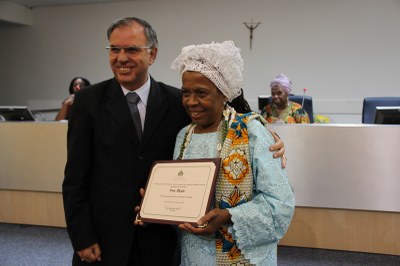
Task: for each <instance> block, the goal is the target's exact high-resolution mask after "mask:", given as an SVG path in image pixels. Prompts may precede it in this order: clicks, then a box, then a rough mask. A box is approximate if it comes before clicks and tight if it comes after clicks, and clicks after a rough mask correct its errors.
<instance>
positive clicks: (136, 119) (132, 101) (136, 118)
mask: <svg viewBox="0 0 400 266" xmlns="http://www.w3.org/2000/svg"><path fill="white" fill-rule="evenodd" d="M126 100H127V101H128V105H129V109H130V110H131V115H132V118H133V123H134V124H135V128H136V132H137V135H138V137H139V141H141V140H142V121H141V120H140V113H139V110H138V108H137V104H138V102H139V101H140V97H139V95H137V94H136V92H130V93H128V94H127V95H126Z"/></svg>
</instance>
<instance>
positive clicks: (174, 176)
mask: <svg viewBox="0 0 400 266" xmlns="http://www.w3.org/2000/svg"><path fill="white" fill-rule="evenodd" d="M220 162H221V159H220V158H213V159H199V160H179V161H156V162H155V163H154V165H153V167H152V169H151V172H150V176H149V178H148V180H147V185H146V193H145V195H144V197H143V199H142V203H141V208H140V213H139V215H138V217H137V219H139V220H141V221H143V222H147V223H164V224H180V223H184V222H188V223H192V224H194V225H197V221H198V220H199V219H200V217H202V216H203V215H204V214H206V212H207V211H208V210H209V208H210V204H211V201H212V197H213V195H214V188H215V182H216V179H217V175H218V171H219V166H220Z"/></svg>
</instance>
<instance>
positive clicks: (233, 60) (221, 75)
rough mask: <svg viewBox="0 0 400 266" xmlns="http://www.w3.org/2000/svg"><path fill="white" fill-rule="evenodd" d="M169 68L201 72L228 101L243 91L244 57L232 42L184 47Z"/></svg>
mask: <svg viewBox="0 0 400 266" xmlns="http://www.w3.org/2000/svg"><path fill="white" fill-rule="evenodd" d="M171 68H172V69H176V70H179V71H180V73H181V75H182V74H183V73H184V72H186V71H195V72H199V73H201V74H203V75H204V76H206V77H207V78H208V79H209V80H211V82H213V83H214V84H215V86H216V87H217V88H218V89H219V90H220V91H221V92H222V94H224V96H225V97H226V98H228V101H229V102H230V101H232V100H233V99H235V98H236V97H238V96H239V95H240V94H241V93H242V90H241V88H242V87H243V75H242V70H243V59H242V57H241V56H240V49H239V48H237V47H235V44H234V43H233V42H232V41H224V42H223V43H214V42H212V43H210V44H200V45H189V46H186V47H183V48H182V52H181V54H180V55H179V56H178V57H177V58H176V59H175V60H174V61H173V62H172V64H171Z"/></svg>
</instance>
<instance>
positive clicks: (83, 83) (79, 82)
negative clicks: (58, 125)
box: [55, 77, 90, 121]
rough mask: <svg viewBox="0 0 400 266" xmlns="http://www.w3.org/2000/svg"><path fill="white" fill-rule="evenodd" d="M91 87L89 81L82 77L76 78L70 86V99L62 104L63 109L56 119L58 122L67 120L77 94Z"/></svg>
mask: <svg viewBox="0 0 400 266" xmlns="http://www.w3.org/2000/svg"><path fill="white" fill-rule="evenodd" d="M88 86H90V82H89V80H87V79H85V78H82V77H75V78H73V79H72V80H71V82H70V84H69V97H68V98H67V99H65V100H64V101H63V102H62V105H61V109H60V111H58V114H57V116H56V118H55V120H56V121H60V120H67V119H68V114H69V108H70V106H71V105H72V104H73V103H74V94H75V92H77V91H79V90H81V89H83V88H85V87H88Z"/></svg>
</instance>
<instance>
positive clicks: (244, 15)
mask: <svg viewBox="0 0 400 266" xmlns="http://www.w3.org/2000/svg"><path fill="white" fill-rule="evenodd" d="M126 16H138V17H141V18H144V19H146V20H148V21H149V22H150V23H151V24H152V25H153V27H154V28H155V29H156V31H157V33H158V37H159V42H160V47H159V55H158V58H157V61H156V63H155V64H154V65H153V66H152V67H151V69H150V70H151V74H152V75H153V76H154V77H155V78H156V79H158V80H161V81H164V82H166V83H169V84H171V85H175V86H180V80H179V75H178V73H177V72H175V71H173V70H170V63H171V62H172V60H173V59H174V58H175V56H177V55H178V54H179V52H180V49H181V48H182V47H183V46H185V45H189V44H199V43H205V42H211V41H224V40H228V39H230V40H233V41H234V42H235V44H236V45H237V46H239V47H240V48H241V49H242V56H243V58H244V62H245V70H244V76H245V83H246V85H245V96H246V98H247V99H248V101H249V102H250V104H251V106H252V107H253V108H254V109H257V104H256V102H257V95H259V94H269V88H268V86H267V84H268V83H269V81H270V80H271V79H272V78H273V77H274V76H275V75H277V74H279V73H285V74H286V75H288V76H289V77H290V78H291V79H292V82H293V93H295V94H301V93H302V92H303V88H304V87H306V88H307V89H308V91H307V94H309V95H311V96H313V100H314V111H315V113H322V114H328V115H330V116H331V117H332V118H333V119H334V120H335V122H355V123H359V122H360V121H361V117H360V113H361V108H362V99H363V98H364V97H366V96H400V85H399V78H398V77H399V76H400V73H399V72H400V48H399V47H400V30H399V29H400V1H399V0H380V1H377V0H334V1H332V0H330V1H328V0H246V1H242V0H204V1H178V0H175V1H174V0H171V1H162V0H159V1H156V0H148V1H133V2H119V3H107V4H88V5H76V6H62V7H59V6H57V7H43V8H36V9H33V10H32V21H33V22H32V26H18V25H13V24H6V23H0V39H1V41H0V58H1V63H0V84H1V86H0V105H11V104H13V105H29V106H30V107H31V108H33V109H43V108H54V107H58V106H59V105H60V102H61V101H62V99H63V98H65V97H66V96H67V90H68V88H67V87H68V84H69V81H70V80H71V78H72V77H74V76H76V75H82V76H84V77H87V78H88V79H89V80H90V81H92V82H99V81H101V80H104V79H107V78H109V77H111V76H112V73H111V71H110V70H109V66H108V59H107V53H106V51H105V49H104V47H105V46H106V45H107V44H108V43H107V38H106V29H107V27H108V26H109V24H110V23H111V22H112V21H114V20H115V19H117V18H121V17H126ZM251 19H253V21H255V22H259V21H260V22H262V24H261V25H259V26H258V28H257V29H255V30H254V39H253V49H252V51H250V49H249V35H250V34H249V30H248V29H247V28H246V27H245V26H244V24H243V22H249V21H250V20H251Z"/></svg>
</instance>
